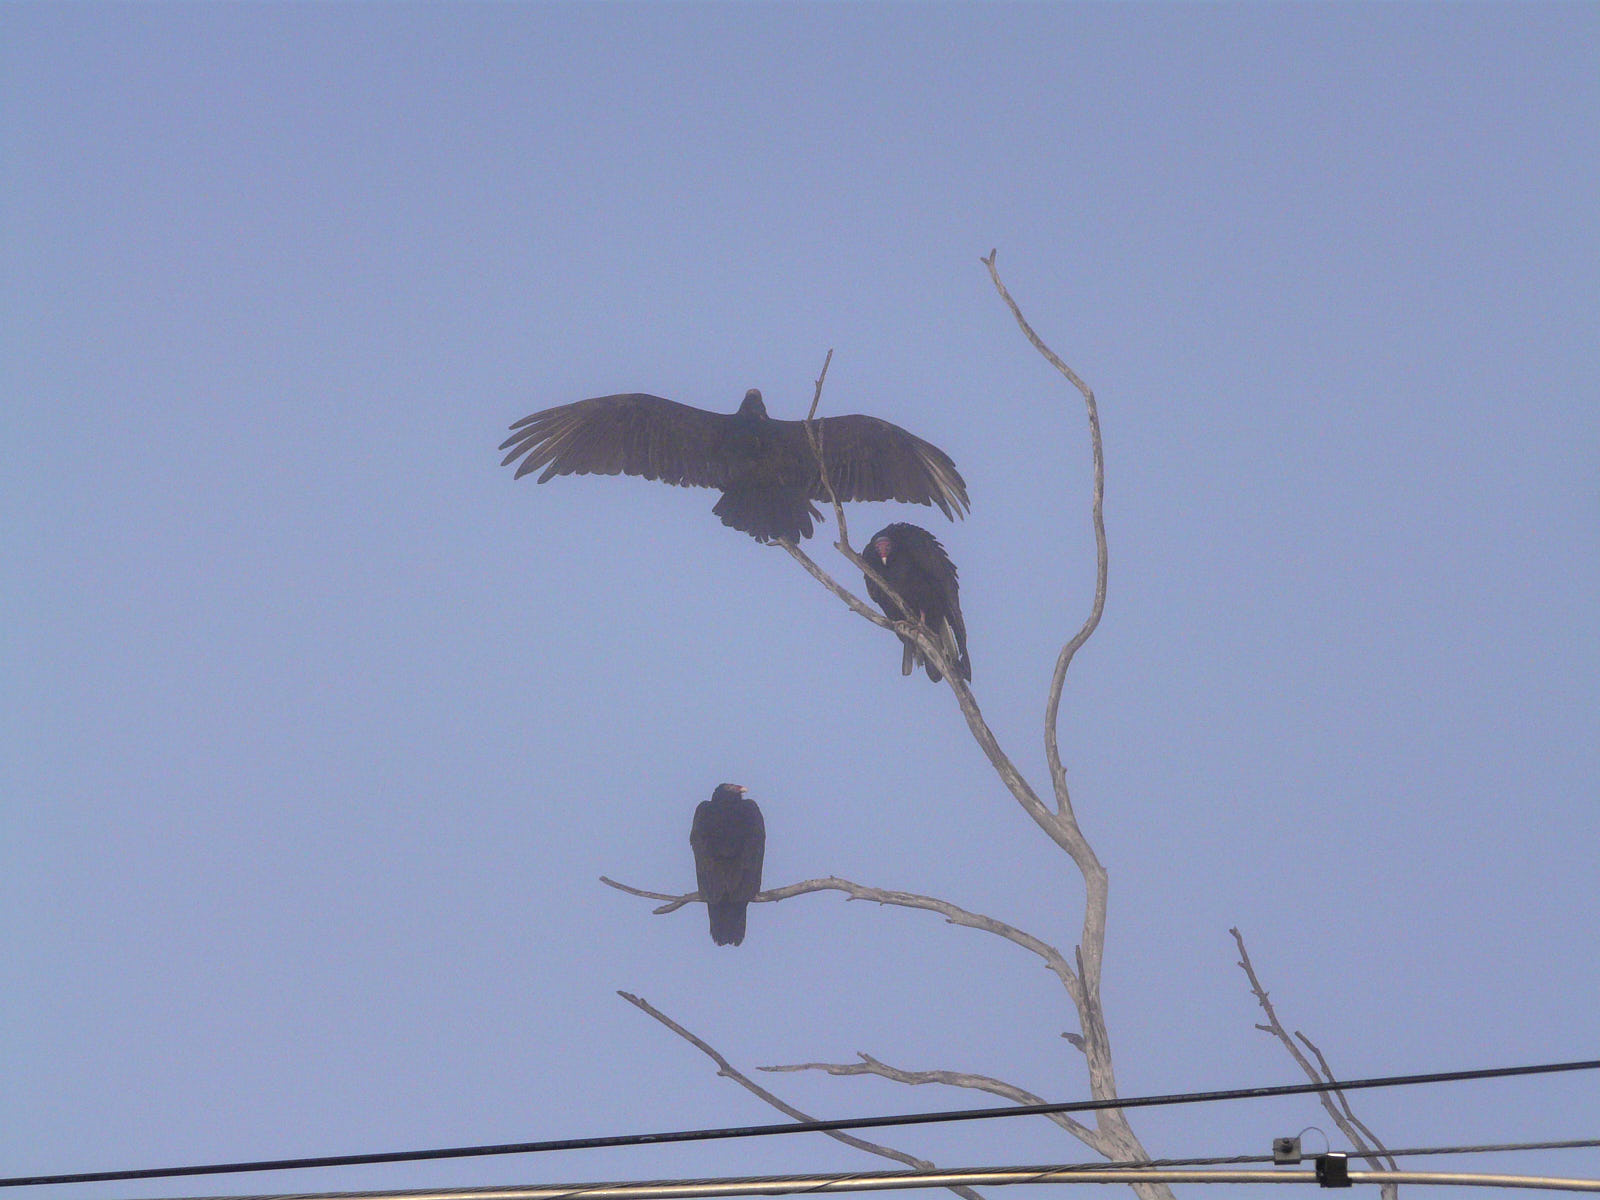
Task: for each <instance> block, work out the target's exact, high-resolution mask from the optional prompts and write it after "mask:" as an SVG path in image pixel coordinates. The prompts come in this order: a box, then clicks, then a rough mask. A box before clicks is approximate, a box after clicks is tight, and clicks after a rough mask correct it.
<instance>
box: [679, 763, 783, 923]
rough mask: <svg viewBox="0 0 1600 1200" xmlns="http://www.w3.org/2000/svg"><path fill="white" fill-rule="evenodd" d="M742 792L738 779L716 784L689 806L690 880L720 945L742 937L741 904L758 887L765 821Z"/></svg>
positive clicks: (764, 852) (765, 840)
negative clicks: (707, 795) (691, 812)
mask: <svg viewBox="0 0 1600 1200" xmlns="http://www.w3.org/2000/svg"><path fill="white" fill-rule="evenodd" d="M744 791H745V790H744V788H742V787H740V786H739V785H738V784H737V783H719V784H718V785H717V790H716V791H714V792H712V793H711V799H709V800H702V801H701V802H700V804H699V806H698V807H697V808H696V809H695V810H694V825H693V826H692V827H691V828H690V830H689V845H691V846H693V847H694V878H695V883H696V884H697V885H698V886H699V888H700V898H701V899H702V900H704V901H705V902H706V911H707V912H708V913H710V914H711V940H712V941H713V942H715V943H716V944H717V945H719V946H737V945H738V944H739V943H740V942H742V941H744V910H745V906H746V905H747V904H749V903H750V901H751V899H752V898H753V897H754V896H755V894H756V893H757V892H759V891H760V890H761V859H762V857H763V856H764V855H765V854H766V850H767V826H766V822H764V821H763V820H762V819H761V810H760V809H759V808H757V807H756V802H755V801H754V800H752V799H750V798H749V797H748V796H746V795H745V794H744Z"/></svg>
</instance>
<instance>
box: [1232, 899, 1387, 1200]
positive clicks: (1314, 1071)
mask: <svg viewBox="0 0 1600 1200" xmlns="http://www.w3.org/2000/svg"><path fill="white" fill-rule="evenodd" d="M1228 932H1229V933H1231V934H1232V935H1233V940H1234V944H1235V945H1237V946H1238V947H1239V967H1240V969H1241V970H1243V971H1244V974H1245V978H1246V979H1248V980H1249V981H1250V991H1251V993H1252V994H1253V995H1254V996H1255V998H1256V1003H1257V1004H1259V1005H1260V1006H1261V1011H1262V1012H1264V1013H1266V1015H1267V1023H1266V1024H1265V1025H1257V1026H1256V1028H1257V1029H1259V1030H1261V1031H1262V1032H1263V1033H1270V1034H1271V1035H1272V1036H1273V1037H1275V1038H1277V1039H1278V1041H1279V1042H1281V1043H1282V1044H1283V1048H1284V1049H1285V1050H1287V1051H1288V1052H1289V1056H1290V1057H1291V1058H1293V1059H1294V1061H1295V1062H1296V1064H1298V1065H1299V1067H1300V1069H1301V1070H1302V1071H1304V1072H1305V1073H1306V1078H1308V1079H1310V1080H1311V1082H1312V1083H1328V1084H1331V1085H1333V1086H1332V1087H1331V1088H1330V1089H1329V1090H1328V1091H1326V1092H1318V1093H1317V1098H1318V1099H1319V1100H1321V1101H1322V1107H1323V1108H1325V1109H1327V1110H1328V1115H1329V1116H1331V1117H1332V1118H1333V1120H1334V1123H1335V1124H1336V1125H1338V1126H1339V1128H1340V1129H1341V1130H1342V1131H1343V1132H1344V1135H1345V1137H1347V1138H1349V1139H1350V1143H1351V1145H1353V1146H1354V1147H1355V1148H1356V1150H1357V1152H1358V1153H1360V1154H1361V1156H1362V1157H1363V1158H1365V1159H1366V1160H1367V1165H1368V1166H1370V1167H1371V1168H1372V1169H1373V1170H1374V1171H1382V1170H1384V1169H1385V1166H1387V1169H1388V1170H1391V1171H1394V1170H1398V1169H1399V1164H1398V1163H1396V1162H1395V1160H1394V1159H1393V1158H1392V1157H1389V1158H1388V1159H1387V1163H1385V1161H1384V1159H1383V1158H1380V1155H1383V1156H1387V1155H1388V1151H1387V1150H1385V1149H1384V1146H1383V1143H1382V1142H1380V1141H1378V1139H1377V1138H1376V1137H1375V1136H1374V1135H1373V1133H1372V1131H1371V1130H1370V1129H1367V1127H1366V1126H1365V1125H1363V1124H1361V1122H1360V1121H1359V1120H1357V1119H1356V1115H1355V1112H1354V1111H1353V1110H1352V1109H1351V1108H1350V1102H1349V1100H1347V1099H1346V1098H1345V1094H1344V1093H1343V1092H1342V1091H1340V1090H1339V1087H1338V1083H1339V1081H1338V1080H1337V1079H1336V1078H1335V1077H1334V1074H1333V1071H1332V1069H1331V1068H1330V1067H1329V1066H1328V1060H1327V1059H1325V1058H1323V1056H1322V1051H1320V1050H1318V1049H1317V1048H1316V1046H1314V1045H1312V1042H1311V1039H1310V1038H1308V1037H1306V1035H1305V1034H1303V1033H1301V1034H1298V1036H1299V1038H1300V1040H1301V1041H1303V1042H1304V1043H1305V1044H1306V1045H1307V1046H1309V1047H1310V1048H1311V1052H1312V1053H1313V1054H1315V1055H1316V1056H1317V1061H1318V1062H1319V1063H1320V1064H1321V1070H1318V1068H1317V1067H1314V1066H1312V1065H1311V1060H1310V1059H1308V1058H1307V1057H1306V1056H1305V1055H1304V1054H1302V1053H1301V1052H1300V1047H1299V1046H1297V1045H1295V1041H1294V1038H1292V1037H1290V1036H1289V1031H1288V1030H1287V1029H1285V1028H1284V1027H1283V1022H1281V1021H1279V1020H1278V1013H1277V1010H1276V1009H1274V1008H1273V1007H1272V1001H1271V1000H1270V999H1269V998H1268V997H1267V989H1266V988H1264V987H1262V986H1261V980H1260V978H1259V977H1258V976H1257V975H1256V969H1255V966H1254V965H1253V964H1252V963H1251V962H1250V952H1249V951H1248V950H1246V949H1245V947H1244V935H1243V934H1242V933H1240V932H1239V930H1238V928H1237V927H1235V928H1233V929H1230V930H1228ZM1335 1098H1337V1100H1338V1103H1337V1104H1335V1103H1334V1100H1335ZM1358 1127H1359V1128H1358ZM1363 1131H1365V1134H1366V1137H1363V1136H1362V1132H1363ZM1368 1139H1371V1140H1370V1142H1369V1141H1368ZM1382 1190H1383V1197H1384V1200H1394V1198H1395V1197H1396V1196H1398V1195H1399V1193H1400V1189H1399V1187H1398V1186H1397V1185H1396V1184H1392V1183H1386V1184H1384V1185H1383V1189H1382Z"/></svg>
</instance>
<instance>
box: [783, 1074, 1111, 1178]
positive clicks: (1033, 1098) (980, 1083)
mask: <svg viewBox="0 0 1600 1200" xmlns="http://www.w3.org/2000/svg"><path fill="white" fill-rule="evenodd" d="M856 1057H858V1058H859V1059H860V1060H861V1061H860V1062H856V1063H822V1062H808V1063H791V1064H786V1065H783V1066H775V1067H757V1068H756V1070H758V1071H772V1072H778V1071H826V1072H827V1073H828V1074H829V1075H876V1076H878V1077H879V1078H882V1079H890V1080H893V1081H894V1082H895V1083H905V1084H910V1085H911V1086H913V1087H915V1086H918V1085H921V1084H927V1083H938V1084H943V1085H945V1086H946V1087H958V1088H971V1089H973V1090H974V1091H979V1092H988V1093H989V1094H990V1095H991V1096H999V1097H1000V1098H1001V1099H1002V1100H1010V1101H1011V1102H1012V1103H1014V1104H1046V1103H1048V1101H1046V1100H1045V1098H1044V1097H1043V1096H1039V1095H1035V1094H1034V1093H1033V1092H1030V1091H1028V1090H1027V1089H1026V1088H1020V1087H1018V1086H1017V1085H1016V1084H1014V1083H1007V1082H1006V1081H1005V1080H1003V1079H996V1078H994V1076H992V1075H971V1074H968V1073H966V1072H964V1071H906V1070H903V1069H901V1068H900V1067H891V1066H889V1065H888V1064H887V1063H883V1062H880V1061H878V1060H877V1059H876V1058H873V1057H872V1055H870V1054H864V1053H862V1052H861V1051H860V1050H857V1051H856ZM1044 1115H1045V1116H1047V1117H1049V1118H1050V1120H1052V1121H1054V1122H1055V1123H1056V1124H1057V1125H1059V1126H1061V1128H1062V1129H1065V1130H1066V1131H1067V1132H1068V1133H1070V1134H1071V1135H1072V1136H1073V1137H1075V1138H1077V1139H1078V1140H1079V1141H1080V1142H1082V1143H1083V1144H1084V1145H1086V1146H1088V1147H1089V1149H1091V1150H1093V1151H1095V1152H1096V1153H1100V1152H1102V1151H1101V1142H1102V1139H1101V1137H1100V1135H1099V1133H1098V1132H1097V1131H1095V1130H1093V1129H1090V1128H1089V1127H1088V1126H1087V1125H1085V1124H1083V1123H1082V1122H1081V1121H1076V1120H1074V1119H1073V1118H1072V1117H1071V1116H1069V1115H1068V1114H1066V1113H1046V1114H1044Z"/></svg>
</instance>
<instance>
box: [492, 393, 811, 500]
mask: <svg viewBox="0 0 1600 1200" xmlns="http://www.w3.org/2000/svg"><path fill="white" fill-rule="evenodd" d="M733 420H734V418H733V417H731V416H729V415H726V414H723V413H714V412H707V411H706V410H705V409H703V408H693V407H691V406H690V405H687V404H679V403H677V402H676V401H673V400H664V399H662V398H661V397H660V396H650V395H646V394H645V393H643V392H629V393H626V394H624V395H619V396H596V397H595V398H594V399H592V400H579V401H578V402H577V403H576V404H563V405H561V406H560V407H559V408H547V409H545V410H544V411H543V412H536V413H534V414H533V415H532V416H527V417H523V418H522V420H520V421H518V422H517V423H516V424H515V425H513V426H511V431H512V432H511V436H510V437H508V438H507V439H506V440H505V441H504V442H502V443H500V449H502V450H509V451H510V453H508V454H507V455H506V456H505V458H504V459H502V460H501V464H500V465H501V466H508V465H510V464H511V463H512V462H514V461H516V460H517V459H519V458H520V459H522V462H521V464H520V465H519V466H518V467H517V474H516V477H517V478H518V479H521V478H522V477H523V476H524V475H527V474H529V473H530V472H532V471H537V470H539V469H540V468H541V467H542V468H544V474H542V475H540V476H539V482H540V483H543V482H545V480H547V479H550V478H552V477H553V476H556V475H640V476H643V477H644V478H645V479H659V480H660V481H661V482H662V483H671V484H676V485H679V486H684V487H712V488H723V487H726V486H727V485H728V480H729V476H730V474H731V468H730V465H729V462H728V450H727V439H728V437H729V434H730V423H731V422H732V421H733ZM802 436H804V435H803V434H802Z"/></svg>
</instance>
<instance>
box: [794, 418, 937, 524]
mask: <svg viewBox="0 0 1600 1200" xmlns="http://www.w3.org/2000/svg"><path fill="white" fill-rule="evenodd" d="M817 423H818V424H819V425H820V426H821V427H822V453H823V457H824V458H825V459H826V461H827V464H828V475H829V477H830V478H831V479H832V480H833V486H834V489H835V490H836V491H837V492H838V493H839V499H840V500H899V501H901V502H902V503H906V504H932V505H934V506H935V507H937V508H938V509H939V511H940V512H942V513H944V515H945V516H947V517H949V518H950V519H951V520H955V519H956V518H958V517H960V516H961V515H963V514H964V513H965V512H966V511H967V509H968V507H969V505H968V501H967V484H966V481H965V480H964V479H962V478H961V473H960V472H959V471H957V470H956V465H955V463H953V462H951V461H950V456H949V455H948V454H946V453H945V452H944V451H943V450H941V449H939V447H937V446H935V445H933V444H932V443H931V442H925V441H923V440H922V439H921V438H919V437H917V436H916V435H915V434H913V433H909V432H907V431H906V430H904V429H901V428H900V426H898V425H892V424H890V423H889V422H888V421H883V420H880V419H879V418H877V417H868V416H862V415H860V414H851V415H848V416H842V417H823V418H821V419H820V420H819V421H818V422H817ZM779 424H782V425H786V426H790V425H792V426H794V427H795V429H796V431H797V433H798V435H799V437H800V439H801V443H802V444H804V439H805V429H804V427H803V425H802V423H801V422H799V421H783V422H779ZM816 489H817V490H816V491H815V492H814V493H813V497H814V498H815V499H818V500H826V499H827V496H828V493H827V489H826V488H824V487H823V486H822V480H821V477H820V476H819V477H818V479H817V484H816Z"/></svg>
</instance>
